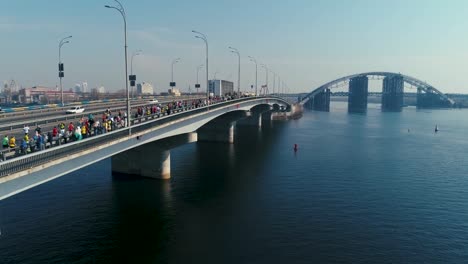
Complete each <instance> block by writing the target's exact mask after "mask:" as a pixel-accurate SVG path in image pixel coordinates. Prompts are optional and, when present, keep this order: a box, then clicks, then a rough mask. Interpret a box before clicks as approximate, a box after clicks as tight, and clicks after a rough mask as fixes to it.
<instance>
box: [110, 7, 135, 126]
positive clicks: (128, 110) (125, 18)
mask: <svg viewBox="0 0 468 264" xmlns="http://www.w3.org/2000/svg"><path fill="white" fill-rule="evenodd" d="M114 1H115V2H117V4H118V7H115V6H109V5H105V6H104V7H106V8H111V9H115V10H117V11H119V13H120V14H121V15H122V18H123V21H124V40H125V46H124V48H125V90H126V92H127V118H126V122H127V126H128V127H130V126H131V122H130V117H131V116H132V113H131V109H130V91H129V90H128V80H127V76H128V67H127V47H128V46H127V17H126V14H125V9H124V7H123V6H122V4H121V3H120V2H119V1H118V0H114ZM128 134H129V135H131V134H132V132H131V130H130V129H129V130H128Z"/></svg>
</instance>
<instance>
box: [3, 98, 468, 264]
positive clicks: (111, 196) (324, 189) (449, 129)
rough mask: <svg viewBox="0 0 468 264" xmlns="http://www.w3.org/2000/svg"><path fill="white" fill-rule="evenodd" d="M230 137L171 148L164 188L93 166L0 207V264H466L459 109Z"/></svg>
mask: <svg viewBox="0 0 468 264" xmlns="http://www.w3.org/2000/svg"><path fill="white" fill-rule="evenodd" d="M436 124H437V125H438V126H439V129H440V131H439V132H438V133H437V134H436V133H434V127H435V125H436ZM408 129H410V131H409V132H408ZM237 132H238V133H237V138H236V143H235V144H234V145H227V144H216V143H198V144H191V145H186V146H183V147H180V148H177V149H174V150H173V151H172V152H171V158H172V168H171V169H172V176H173V177H172V179H171V180H170V181H167V182H163V181H157V180H151V179H142V178H133V177H121V176H119V177H117V176H112V174H111V171H110V160H105V161H102V162H100V163H97V164H95V165H93V166H90V167H87V168H85V169H83V170H81V171H77V172H74V173H72V174H70V175H67V176H64V177H62V178H59V179H57V180H54V181H52V182H49V183H47V184H44V185H41V186H39V187H37V188H34V189H31V190H29V191H27V192H24V193H21V194H19V195H16V196H14V197H11V198H9V199H7V200H4V201H2V202H0V229H1V232H2V233H1V235H0V262H1V263H122V262H126V263H466V261H467V259H468V191H467V190H468V166H467V164H468V162H467V161H468V159H467V157H468V155H467V154H468V138H467V135H468V111H467V110H438V111H417V110H416V109H405V110H404V111H403V112H402V113H381V112H380V110H378V109H377V108H376V107H375V106H370V109H369V111H368V113H367V114H366V115H350V114H347V113H346V105H345V104H341V103H334V109H333V110H332V112H331V113H319V112H306V113H305V115H304V117H303V118H302V119H300V120H297V121H290V122H276V123H274V124H273V126H271V127H269V126H264V128H263V129H262V131H258V130H255V129H253V130H252V129H247V128H242V129H239V130H238V131H237ZM294 143H297V144H298V145H299V151H298V152H297V153H294V152H293V150H292V147H293V144H294Z"/></svg>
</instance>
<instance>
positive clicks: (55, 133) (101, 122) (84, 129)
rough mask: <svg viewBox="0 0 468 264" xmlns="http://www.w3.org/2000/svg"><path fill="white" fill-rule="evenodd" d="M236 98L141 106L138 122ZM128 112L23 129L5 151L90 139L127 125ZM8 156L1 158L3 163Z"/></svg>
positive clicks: (26, 150)
mask: <svg viewBox="0 0 468 264" xmlns="http://www.w3.org/2000/svg"><path fill="white" fill-rule="evenodd" d="M233 98H234V97H231V96H226V97H219V96H218V97H213V98H210V99H208V100H207V99H196V100H181V101H173V102H169V103H165V104H153V105H147V106H143V107H141V106H140V107H138V108H137V109H136V112H135V113H134V117H135V119H138V118H141V117H150V116H151V117H155V118H159V117H161V116H164V115H170V114H171V113H173V112H179V111H185V110H187V109H193V108H198V107H203V106H207V105H210V104H214V103H218V102H222V101H226V100H230V99H233ZM126 121H127V113H126V112H124V111H118V112H116V113H113V112H112V111H111V110H110V109H107V110H106V111H105V112H104V113H103V114H102V116H94V115H93V114H89V115H88V117H87V118H85V117H82V118H81V119H80V120H78V121H77V122H75V123H74V122H70V123H68V124H65V123H64V122H61V123H59V124H57V125H56V126H54V128H53V129H52V131H42V128H41V126H40V125H38V126H37V127H36V128H35V129H34V130H33V131H31V129H30V128H29V126H28V125H24V127H23V137H22V138H21V139H19V140H17V139H16V138H15V136H11V137H9V136H8V135H4V137H3V140H2V146H3V149H4V150H5V149H14V150H16V153H17V154H20V155H25V154H28V153H32V152H37V151H41V150H44V149H46V148H50V147H52V146H53V145H54V144H55V145H61V144H66V143H68V142H72V141H80V140H83V139H86V138H88V137H92V136H96V135H101V134H105V133H108V132H111V131H113V130H116V129H119V128H123V127H125V126H126V123H127V122H126ZM2 153H3V152H2ZM3 159H4V157H1V159H0V161H1V160H3Z"/></svg>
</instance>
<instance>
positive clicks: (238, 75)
mask: <svg viewBox="0 0 468 264" xmlns="http://www.w3.org/2000/svg"><path fill="white" fill-rule="evenodd" d="M229 49H230V50H231V52H232V53H235V54H237V57H238V58H239V64H238V66H239V68H238V72H237V96H239V97H240V53H239V50H237V49H236V48H233V47H229Z"/></svg>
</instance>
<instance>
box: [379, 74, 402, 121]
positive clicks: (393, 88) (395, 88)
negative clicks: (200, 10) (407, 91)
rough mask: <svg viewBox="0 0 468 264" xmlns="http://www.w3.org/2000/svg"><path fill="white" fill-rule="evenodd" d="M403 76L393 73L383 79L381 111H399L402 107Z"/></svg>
mask: <svg viewBox="0 0 468 264" xmlns="http://www.w3.org/2000/svg"><path fill="white" fill-rule="evenodd" d="M403 94H404V81H403V76H401V75H394V76H388V77H385V78H384V79H383V91H382V111H389V112H401V110H402V108H403Z"/></svg>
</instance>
